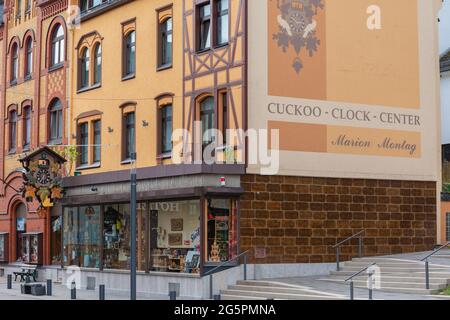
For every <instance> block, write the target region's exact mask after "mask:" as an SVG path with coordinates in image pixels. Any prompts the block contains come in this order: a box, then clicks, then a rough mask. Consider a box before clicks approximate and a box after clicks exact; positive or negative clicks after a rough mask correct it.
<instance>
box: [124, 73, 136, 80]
mask: <svg viewBox="0 0 450 320" xmlns="http://www.w3.org/2000/svg"><path fill="white" fill-rule="evenodd" d="M134 78H136V74H135V73H132V74H129V75H126V76H123V77H122V81H128V80H131V79H134Z"/></svg>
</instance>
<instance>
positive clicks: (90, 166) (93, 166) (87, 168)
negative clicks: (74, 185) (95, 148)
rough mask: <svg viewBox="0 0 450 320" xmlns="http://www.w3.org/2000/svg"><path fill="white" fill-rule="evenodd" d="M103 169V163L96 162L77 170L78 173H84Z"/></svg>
mask: <svg viewBox="0 0 450 320" xmlns="http://www.w3.org/2000/svg"><path fill="white" fill-rule="evenodd" d="M100 167H101V163H100V162H96V163H93V164H86V165H81V166H79V167H76V168H75V170H76V171H83V170H89V169H97V168H100Z"/></svg>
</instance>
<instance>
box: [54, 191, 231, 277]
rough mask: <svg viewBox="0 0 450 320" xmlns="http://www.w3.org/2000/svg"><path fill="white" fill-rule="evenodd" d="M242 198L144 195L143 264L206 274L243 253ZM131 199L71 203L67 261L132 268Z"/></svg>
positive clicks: (140, 214) (65, 233) (146, 268)
mask: <svg viewBox="0 0 450 320" xmlns="http://www.w3.org/2000/svg"><path fill="white" fill-rule="evenodd" d="M237 207H238V199H237V198H226V197H209V196H208V197H204V198H200V199H180V200H178V199H177V200H171V201H169V200H162V201H157V200H151V201H140V202H139V203H138V205H137V239H136V241H137V252H136V257H137V269H138V270H139V271H142V272H147V273H148V272H159V273H164V272H166V273H180V274H183V273H186V274H197V275H200V274H201V272H202V270H205V269H206V268H208V267H211V266H217V265H218V264H220V263H222V262H226V261H230V260H232V259H233V258H235V257H236V256H237V254H238V228H237V221H238V214H237ZM130 217H131V214H130V204H129V203H112V204H103V205H83V206H66V207H64V208H63V215H62V255H63V266H64V267H68V266H78V267H81V268H90V269H98V270H129V269H130V260H131V251H130V242H131V238H130Z"/></svg>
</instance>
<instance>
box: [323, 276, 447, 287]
mask: <svg viewBox="0 0 450 320" xmlns="http://www.w3.org/2000/svg"><path fill="white" fill-rule="evenodd" d="M329 278H331V279H334V280H341V281H344V280H346V279H347V278H348V276H340V275H333V276H329ZM353 279H354V280H364V281H366V280H367V275H360V276H356V277H354V278H353ZM382 281H387V282H390V281H394V282H410V283H425V277H424V276H407V275H405V276H399V275H391V274H385V275H383V276H382ZM430 283H436V284H447V285H448V284H450V278H445V277H430Z"/></svg>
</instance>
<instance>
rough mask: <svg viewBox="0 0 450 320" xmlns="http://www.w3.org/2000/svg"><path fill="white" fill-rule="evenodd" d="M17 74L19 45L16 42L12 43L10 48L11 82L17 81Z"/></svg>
mask: <svg viewBox="0 0 450 320" xmlns="http://www.w3.org/2000/svg"><path fill="white" fill-rule="evenodd" d="M18 76H19V46H18V45H17V43H14V44H13V47H12V50H11V83H12V84H15V83H17V78H18Z"/></svg>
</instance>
